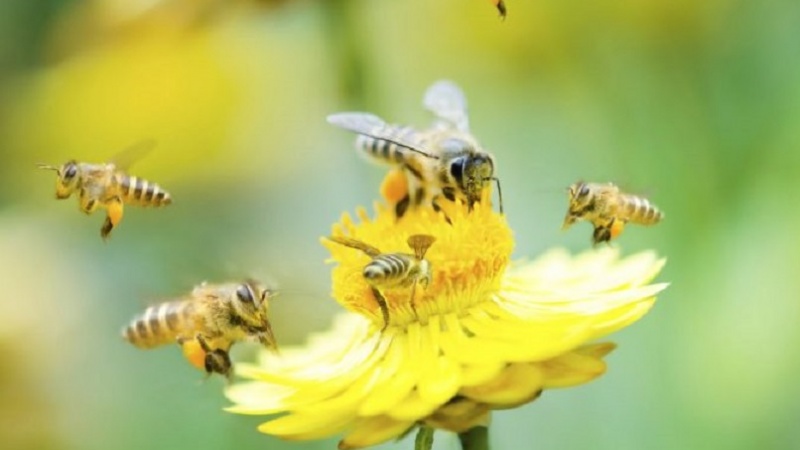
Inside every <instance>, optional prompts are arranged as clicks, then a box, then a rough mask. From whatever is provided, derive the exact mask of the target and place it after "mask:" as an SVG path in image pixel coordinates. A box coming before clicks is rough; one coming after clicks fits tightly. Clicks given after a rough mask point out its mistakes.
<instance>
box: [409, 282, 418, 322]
mask: <svg viewBox="0 0 800 450" xmlns="http://www.w3.org/2000/svg"><path fill="white" fill-rule="evenodd" d="M416 293H417V279H416V278H414V284H412V285H411V310H412V311H414V317H416V318H417V319H419V314H417V303H416V298H415V297H416Z"/></svg>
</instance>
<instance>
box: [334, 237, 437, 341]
mask: <svg viewBox="0 0 800 450" xmlns="http://www.w3.org/2000/svg"><path fill="white" fill-rule="evenodd" d="M328 239H329V240H331V241H333V242H336V243H337V244H341V245H344V246H346V247H350V248H354V249H356V250H361V251H362V252H364V253H365V254H366V255H367V256H369V257H370V258H372V260H371V261H370V262H369V263H367V265H366V266H364V270H363V275H364V279H365V280H366V281H367V284H369V285H370V287H371V288H372V293H373V295H374V296H375V300H376V301H377V302H378V306H379V307H380V309H381V313H382V314H383V323H384V328H386V327H387V326H388V325H389V307H388V305H387V303H386V298H384V296H383V294H382V293H381V290H385V289H395V288H408V287H411V301H410V304H411V309H412V310H414V314H416V312H417V308H416V304H415V303H414V295H415V293H416V289H417V284H420V285H422V287H423V288H427V287H428V285H429V284H430V282H431V278H432V272H431V264H430V262H428V260H426V259H425V253H427V251H428V249H429V248H430V246H431V245H433V243H434V242H435V241H436V238H435V237H433V236H429V235H427V234H415V235H412V236H409V238H408V241H407V243H408V246H409V247H410V248H411V249H412V250H414V254H413V255H412V254H409V253H382V252H381V251H380V250H378V249H377V248H375V247H373V246H371V245H369V244H366V243H364V242H361V241H359V240H357V239H353V238H348V237H341V236H330V237H328Z"/></svg>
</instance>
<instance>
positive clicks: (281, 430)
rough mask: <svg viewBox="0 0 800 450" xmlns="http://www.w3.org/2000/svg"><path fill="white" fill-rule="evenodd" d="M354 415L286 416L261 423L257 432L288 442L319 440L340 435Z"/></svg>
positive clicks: (350, 422)
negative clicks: (287, 440)
mask: <svg viewBox="0 0 800 450" xmlns="http://www.w3.org/2000/svg"><path fill="white" fill-rule="evenodd" d="M354 419H355V415H354V414H349V415H348V414H288V415H285V416H283V417H279V418H277V419H274V420H270V421H269V422H265V423H262V424H261V425H259V427H258V431H260V432H262V433H265V434H271V435H274V436H280V437H282V438H284V439H289V440H308V439H321V438H324V437H328V436H332V435H334V434H337V433H341V432H342V431H343V430H345V429H346V428H347V427H348V426H349V425H351V424H352V422H353V420H354Z"/></svg>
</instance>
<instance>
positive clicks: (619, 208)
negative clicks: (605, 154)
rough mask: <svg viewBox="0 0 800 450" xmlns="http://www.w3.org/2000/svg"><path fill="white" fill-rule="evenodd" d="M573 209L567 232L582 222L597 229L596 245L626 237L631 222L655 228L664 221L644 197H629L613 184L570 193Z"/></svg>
mask: <svg viewBox="0 0 800 450" xmlns="http://www.w3.org/2000/svg"><path fill="white" fill-rule="evenodd" d="M568 195H569V208H568V209H567V215H566V217H565V218H564V225H563V229H567V228H568V227H569V226H570V225H572V224H573V223H575V222H577V221H579V220H587V221H589V222H591V223H592V225H594V233H593V235H592V242H593V243H594V244H599V243H600V242H608V241H610V240H611V239H614V238H616V237H617V236H619V235H620V234H621V233H622V230H623V229H624V228H625V224H626V223H628V222H632V223H636V224H639V225H653V224H656V223H658V222H660V221H661V219H663V218H664V213H662V212H661V211H660V210H659V209H658V208H657V207H656V206H655V205H653V204H652V203H650V201H649V200H647V199H646V198H644V197H639V196H636V195H631V194H626V193H624V192H622V191H620V190H619V188H618V187H617V186H615V185H614V184H613V183H605V184H602V183H584V182H582V181H580V182H577V183H575V184H573V185H571V186H570V187H569V189H568Z"/></svg>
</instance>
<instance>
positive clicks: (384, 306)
mask: <svg viewBox="0 0 800 450" xmlns="http://www.w3.org/2000/svg"><path fill="white" fill-rule="evenodd" d="M371 287H372V295H374V296H375V301H376V302H378V306H379V307H380V308H381V314H383V328H381V331H383V330H385V329H386V327H388V326H389V305H388V304H387V303H386V298H384V297H383V294H381V291H379V290H378V288H376V287H375V286H371Z"/></svg>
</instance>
